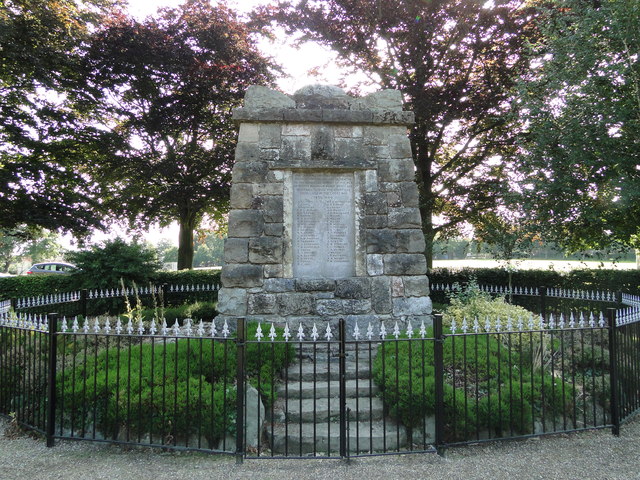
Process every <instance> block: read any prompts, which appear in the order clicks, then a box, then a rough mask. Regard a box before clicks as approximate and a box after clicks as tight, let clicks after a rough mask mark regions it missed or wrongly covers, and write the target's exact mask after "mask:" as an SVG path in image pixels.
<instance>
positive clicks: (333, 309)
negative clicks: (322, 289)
mask: <svg viewBox="0 0 640 480" xmlns="http://www.w3.org/2000/svg"><path fill="white" fill-rule="evenodd" d="M342 303H343V302H342V300H336V299H319V300H316V313H317V314H318V315H322V316H323V317H328V316H332V315H342V314H343V310H342Z"/></svg>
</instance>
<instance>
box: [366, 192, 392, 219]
mask: <svg viewBox="0 0 640 480" xmlns="http://www.w3.org/2000/svg"><path fill="white" fill-rule="evenodd" d="M364 205H365V213H366V214H367V215H385V214H386V213H387V197H386V195H385V194H383V193H381V192H371V193H365V195H364Z"/></svg>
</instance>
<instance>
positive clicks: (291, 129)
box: [282, 123, 311, 137]
mask: <svg viewBox="0 0 640 480" xmlns="http://www.w3.org/2000/svg"><path fill="white" fill-rule="evenodd" d="M282 135H286V136H294V137H300V136H302V137H308V136H309V135H311V125H309V124H307V123H285V124H284V125H283V126H282Z"/></svg>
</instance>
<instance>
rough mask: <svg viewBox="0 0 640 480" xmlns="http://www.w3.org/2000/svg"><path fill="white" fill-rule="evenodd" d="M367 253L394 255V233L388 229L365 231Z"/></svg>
mask: <svg viewBox="0 0 640 480" xmlns="http://www.w3.org/2000/svg"><path fill="white" fill-rule="evenodd" d="M367 253H396V232H395V231H394V230H389V229H381V230H373V229H370V230H367Z"/></svg>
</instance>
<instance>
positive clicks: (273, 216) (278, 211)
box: [262, 196, 283, 223]
mask: <svg viewBox="0 0 640 480" xmlns="http://www.w3.org/2000/svg"><path fill="white" fill-rule="evenodd" d="M262 208H263V210H264V220H265V222H268V223H282V222H283V203H282V197H281V196H269V197H264V201H263V203H262Z"/></svg>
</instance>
